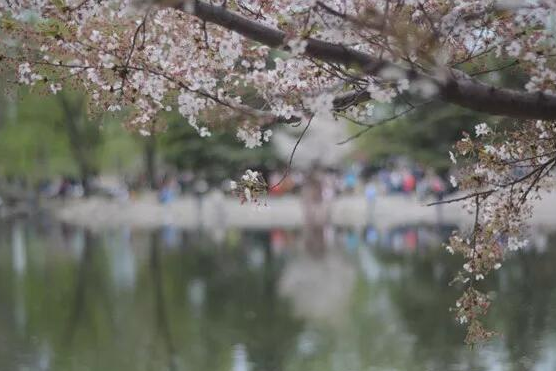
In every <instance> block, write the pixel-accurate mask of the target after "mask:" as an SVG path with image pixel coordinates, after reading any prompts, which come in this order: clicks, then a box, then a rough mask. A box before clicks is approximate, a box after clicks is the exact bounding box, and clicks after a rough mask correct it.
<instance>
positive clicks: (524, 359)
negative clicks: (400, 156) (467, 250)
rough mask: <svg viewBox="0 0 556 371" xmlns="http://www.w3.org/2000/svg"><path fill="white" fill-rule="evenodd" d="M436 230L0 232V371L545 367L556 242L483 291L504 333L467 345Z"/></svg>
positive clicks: (34, 227) (554, 328) (450, 266)
mask: <svg viewBox="0 0 556 371" xmlns="http://www.w3.org/2000/svg"><path fill="white" fill-rule="evenodd" d="M446 233H449V230H437V229H435V228H407V227H406V228H399V229H396V230H393V231H389V232H388V233H378V232H377V231H375V230H373V229H372V228H368V229H362V230H335V231H327V232H326V236H327V240H328V243H327V247H323V245H322V244H321V243H315V242H313V243H308V242H307V240H306V239H304V237H303V236H304V235H303V233H302V232H301V231H284V230H270V231H238V230H229V231H211V232H210V233H203V232H201V231H180V230H176V229H172V228H164V229H161V230H156V231H134V230H129V229H125V228H114V229H113V230H109V231H101V232H90V231H86V230H84V229H80V228H74V227H70V226H67V225H60V224H57V223H55V222H52V221H48V220H40V221H17V222H16V221H14V222H9V223H4V224H2V225H0V370H2V371H12V370H13V371H22V370H33V371H34V370H71V371H80V370H91V371H112V370H114V371H127V370H130V371H141V370H156V371H163V370H191V371H220V370H225V371H258V370H260V371H363V370H364V371H395V370H396V371H398V370H399V371H452V370H453V371H456V370H458V371H460V370H461V371H481V370H485V371H486V370H488V371H506V370H512V371H513V370H515V371H518V370H519V371H523V370H533V371H554V370H556V290H555V289H556V269H554V267H555V263H556V238H554V236H552V237H550V236H545V235H538V236H537V238H536V240H537V244H536V245H537V247H536V248H531V249H529V250H527V251H524V252H521V253H519V254H518V255H517V256H515V257H514V258H513V259H512V260H511V261H509V262H508V263H507V264H506V265H505V266H504V267H503V268H502V269H501V270H500V271H499V272H497V274H496V275H495V276H494V277H492V278H491V279H490V280H489V281H488V282H486V285H488V289H489V290H493V291H495V292H496V295H497V298H496V300H495V303H494V307H493V308H492V311H491V314H490V317H489V318H488V320H487V324H488V325H489V326H490V327H491V328H493V329H495V330H497V331H499V332H500V333H501V337H499V338H498V339H497V340H495V341H493V342H491V343H489V344H488V345H486V346H482V347H479V348H475V349H469V348H468V347H466V346H464V345H463V338H464V332H463V329H462V328H460V327H458V326H457V325H455V324H454V321H453V319H452V317H451V314H450V313H449V311H448V308H449V307H450V305H452V303H453V302H454V300H455V299H456V298H457V296H458V294H459V291H458V290H457V289H456V288H454V287H449V286H448V282H449V281H450V280H451V277H452V275H453V273H454V272H455V271H456V269H457V267H458V266H460V264H461V261H459V260H458V258H456V257H451V256H448V255H447V254H446V253H445V252H444V251H443V249H441V248H440V241H442V238H444V237H443V236H444V235H445V234H446Z"/></svg>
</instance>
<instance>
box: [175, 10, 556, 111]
mask: <svg viewBox="0 0 556 371" xmlns="http://www.w3.org/2000/svg"><path fill="white" fill-rule="evenodd" d="M181 5H182V6H183V8H184V9H185V10H186V11H188V12H189V13H191V14H193V15H195V16H196V17H198V18H199V19H201V20H203V21H205V22H210V23H214V24H217V25H220V26H222V27H224V28H226V29H229V30H231V31H235V32H237V33H239V34H241V35H243V36H244V37H247V38H249V39H251V40H254V41H257V42H260V43H262V44H265V45H267V46H269V47H272V48H284V47H285V44H286V33H285V32H283V31H280V30H278V29H275V28H271V27H268V26H265V25H263V24H261V23H259V22H257V21H254V20H250V19H248V18H246V17H244V16H242V15H240V14H238V13H235V12H233V11H230V10H229V9H227V8H225V7H222V6H217V5H212V4H208V3H206V2H204V1H200V0H186V2H185V3H182V4H181ZM307 42H308V45H307V48H306V51H305V54H306V55H307V56H308V57H311V58H315V59H319V60H322V61H325V62H328V63H338V64H342V65H344V66H346V67H353V68H357V69H359V70H361V71H362V72H363V73H365V74H368V75H375V76H376V75H379V76H380V74H381V73H382V72H385V71H388V74H391V73H392V72H394V73H395V74H396V76H399V77H400V78H407V79H409V80H410V81H421V82H424V83H427V84H433V85H434V86H435V87H436V88H437V95H436V97H437V99H438V100H441V101H444V102H447V103H453V104H456V105H458V106H461V107H465V108H469V109H471V110H474V111H478V112H483V113H487V114H491V115H499V116H507V117H513V118H521V119H542V120H552V119H556V97H554V96H550V95H545V94H542V93H529V92H524V91H517V90H510V89H503V88H496V87H494V86H491V85H487V84H485V83H482V82H480V81H479V80H476V79H474V78H472V77H470V76H469V75H467V74H465V73H463V72H461V71H459V70H455V69H449V68H447V69H446V71H445V73H443V74H442V75H444V76H443V77H435V76H429V75H426V74H423V73H418V72H416V71H414V70H411V69H408V68H405V67H401V66H399V65H397V64H394V63H391V62H387V61H384V60H380V59H378V58H375V57H373V56H372V55H370V54H367V53H363V52H360V51H357V50H354V49H351V48H347V47H345V46H342V45H339V44H332V43H328V42H324V41H321V40H317V39H311V38H310V39H307ZM369 99H370V96H369V94H367V93H365V92H350V93H347V94H345V95H343V96H342V97H339V98H338V99H337V100H336V102H335V105H336V107H337V108H341V107H342V106H345V105H346V104H348V103H352V102H363V101H366V100H369Z"/></svg>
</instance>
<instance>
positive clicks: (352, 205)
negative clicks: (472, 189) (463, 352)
mask: <svg viewBox="0 0 556 371" xmlns="http://www.w3.org/2000/svg"><path fill="white" fill-rule="evenodd" d="M267 204H268V206H266V207H255V206H253V205H248V204H244V205H241V204H240V203H239V201H238V200H237V199H236V198H230V197H225V196H224V195H222V194H221V193H212V194H209V195H208V196H206V197H204V198H203V199H202V201H200V202H199V200H198V199H195V198H194V197H190V196H185V197H180V198H178V199H176V200H174V201H173V202H171V203H169V204H166V205H162V204H160V203H159V202H158V201H157V200H156V197H155V195H154V194H147V195H143V196H141V197H140V198H138V199H134V200H127V201H118V200H108V199H103V198H91V199H86V200H85V199H83V200H81V199H79V200H69V201H64V202H61V201H58V202H55V203H53V204H51V205H50V209H51V210H53V211H54V213H55V215H56V216H57V217H58V218H59V219H61V220H62V221H65V222H68V223H71V224H76V225H82V226H87V227H90V228H93V229H101V228H110V227H115V226H123V225H125V226H129V227H135V228H157V227H161V226H166V225H171V226H175V227H180V228H184V229H195V228H199V227H204V228H210V227H218V228H248V229H268V228H292V229H293V228H299V227H300V226H301V225H302V224H303V220H304V218H303V210H302V203H301V202H300V199H299V197H297V196H295V195H288V196H284V197H280V198H271V199H268V200H267ZM425 204H426V201H418V200H416V199H415V198H414V197H410V196H403V195H395V196H379V197H378V198H377V200H376V201H375V203H374V204H373V205H371V206H369V205H368V204H367V202H366V200H365V198H364V197H363V196H360V195H353V196H340V197H339V198H337V199H335V200H334V201H332V202H331V203H330V215H331V218H330V220H331V222H332V223H333V224H334V225H337V226H352V227H360V226H364V225H368V224H372V225H373V226H374V227H375V228H377V229H379V230H387V229H389V228H392V227H396V226H400V225H415V224H435V223H437V222H442V223H445V224H453V225H457V226H460V227H464V226H466V225H469V223H470V222H471V220H472V218H471V217H470V215H468V214H467V213H466V212H465V211H464V210H463V208H462V205H461V204H460V203H454V204H446V205H442V206H441V207H440V208H439V207H436V206H431V207H429V206H426V205H425ZM531 224H532V225H533V226H535V227H538V228H542V229H548V230H556V193H551V194H550V193H549V194H546V195H544V197H543V200H542V201H537V202H536V207H535V212H534V215H533V217H532V219H531Z"/></svg>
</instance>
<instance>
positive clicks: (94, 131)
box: [59, 94, 100, 197]
mask: <svg viewBox="0 0 556 371" xmlns="http://www.w3.org/2000/svg"><path fill="white" fill-rule="evenodd" d="M59 97H60V98H59V99H60V103H61V106H62V112H63V117H64V119H63V121H64V126H65V129H66V133H67V135H68V139H69V144H70V148H71V151H72V153H73V155H74V158H75V162H76V165H77V168H78V171H79V178H80V179H79V180H80V182H81V184H82V186H83V193H84V196H85V197H88V196H90V195H91V191H92V179H93V177H94V176H95V175H96V173H97V169H96V166H95V164H94V160H95V159H94V153H93V152H94V150H95V149H96V147H97V146H98V144H99V141H100V133H99V129H98V125H97V123H94V122H89V121H88V120H87V119H86V113H85V112H84V109H83V104H84V98H82V97H80V98H78V99H77V100H75V101H71V100H70V99H68V97H67V96H66V95H65V94H59Z"/></svg>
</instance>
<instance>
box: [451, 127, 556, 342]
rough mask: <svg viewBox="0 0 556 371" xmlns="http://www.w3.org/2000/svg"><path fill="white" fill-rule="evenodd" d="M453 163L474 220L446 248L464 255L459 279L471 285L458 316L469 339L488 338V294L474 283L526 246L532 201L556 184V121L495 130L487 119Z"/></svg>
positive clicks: (467, 139) (460, 302)
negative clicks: (484, 321)
mask: <svg viewBox="0 0 556 371" xmlns="http://www.w3.org/2000/svg"><path fill="white" fill-rule="evenodd" d="M450 157H451V158H452V160H453V161H454V162H456V161H457V163H458V164H460V165H461V168H460V174H459V176H458V183H459V188H460V190H461V191H462V192H465V193H467V195H466V196H464V197H462V198H460V199H459V200H460V201H462V202H463V203H464V205H465V207H466V208H467V210H468V211H469V212H470V213H471V214H473V215H474V218H475V222H474V225H473V228H472V231H471V232H470V233H469V234H468V235H462V234H461V233H455V234H454V235H452V237H451V238H450V241H449V245H448V246H447V250H448V251H449V252H450V253H452V254H454V253H458V254H461V255H462V256H463V258H464V259H465V263H464V265H463V269H462V271H461V272H460V273H459V274H458V275H457V277H456V281H459V282H460V283H462V284H464V285H465V286H467V289H466V290H465V292H464V294H463V296H462V298H460V299H459V300H458V302H457V303H456V304H457V306H456V308H455V310H456V313H457V319H458V321H459V322H460V323H468V322H469V324H470V325H469V327H468V329H469V335H468V341H469V342H477V341H480V340H484V339H485V338H488V337H489V336H487V335H492V334H493V332H490V331H486V330H484V328H483V327H482V325H481V322H480V320H479V317H480V316H481V315H482V314H484V313H485V311H486V309H487V308H488V307H489V305H490V301H489V298H488V296H487V295H485V294H483V293H481V292H480V291H478V289H477V288H476V287H475V286H474V285H476V284H478V281H482V280H483V279H485V277H486V276H487V275H488V274H489V273H491V272H492V271H494V270H498V269H500V267H501V266H502V263H503V260H504V258H505V256H506V255H507V254H508V253H509V252H512V251H516V250H519V249H522V248H524V247H526V246H527V244H528V240H527V238H526V232H527V229H526V221H527V219H528V216H530V215H531V212H532V203H531V201H532V200H534V199H537V198H539V197H540V192H541V191H542V190H543V189H549V188H550V186H551V185H553V182H554V177H553V175H554V172H553V169H554V168H555V167H556V123H551V122H543V121H537V122H526V123H521V124H518V125H515V127H513V128H512V129H506V130H495V129H492V128H491V127H489V126H488V125H487V124H486V123H482V124H479V125H477V126H476V127H475V135H471V134H468V133H466V134H465V135H464V138H463V139H462V140H460V141H459V142H458V143H457V144H456V145H455V154H454V153H450Z"/></svg>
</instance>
